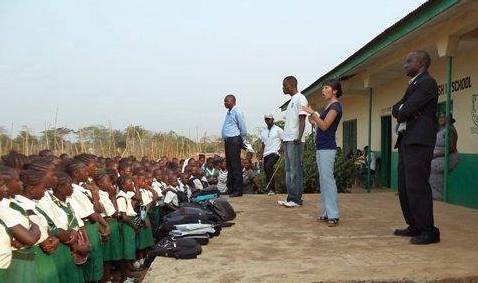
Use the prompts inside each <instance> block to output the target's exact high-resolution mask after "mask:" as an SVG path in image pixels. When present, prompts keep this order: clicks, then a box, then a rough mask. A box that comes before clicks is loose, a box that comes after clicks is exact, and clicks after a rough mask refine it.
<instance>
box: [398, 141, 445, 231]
mask: <svg viewBox="0 0 478 283" xmlns="http://www.w3.org/2000/svg"><path fill="white" fill-rule="evenodd" d="M398 154H399V158H398V194H399V198H400V206H401V207H402V212H403V217H404V218H405V222H407V224H408V225H409V226H410V227H412V228H413V229H416V230H418V231H419V232H432V233H433V232H435V231H437V230H438V229H437V228H435V226H434V225H435V224H434V219H433V200H432V190H431V187H430V183H429V182H428V179H429V178H430V169H431V161H432V158H433V147H432V146H424V145H413V144H412V145H407V144H401V145H400V147H399V150H398Z"/></svg>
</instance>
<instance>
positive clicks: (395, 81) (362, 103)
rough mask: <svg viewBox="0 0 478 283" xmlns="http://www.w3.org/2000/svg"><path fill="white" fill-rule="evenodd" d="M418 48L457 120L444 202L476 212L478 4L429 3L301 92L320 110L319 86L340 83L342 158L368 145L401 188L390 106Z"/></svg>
mask: <svg viewBox="0 0 478 283" xmlns="http://www.w3.org/2000/svg"><path fill="white" fill-rule="evenodd" d="M417 49H420V50H426V51H427V52H429V53H430V55H431V56H432V66H431V69H430V73H431V74H432V76H434V77H435V78H436V80H437V81H438V84H439V88H440V96H439V109H440V110H441V111H444V112H445V111H449V112H451V113H453V116H454V118H455V119H456V123H455V128H456V130H457V132H458V151H459V163H458V165H457V167H456V168H455V169H454V170H453V171H452V172H449V173H446V174H445V176H444V178H445V181H446V182H445V184H446V185H445V188H444V190H445V192H444V201H446V202H449V203H453V204H459V205H464V206H468V207H474V208H478V1H476V0H461V1H460V0H431V1H428V2H426V3H425V4H423V5H422V6H420V7H419V8H417V9H416V10H415V11H413V12H411V13H410V14H408V15H407V16H405V17H404V18H403V19H401V20H400V21H399V22H397V23H395V24H394V25H392V26H391V27H390V28H388V29H387V30H385V31H384V32H382V33H381V34H380V35H378V36H377V37H375V38H374V39H372V40H371V41H370V42H369V43H367V44H366V45H365V46H364V47H362V48H361V49H360V50H358V51H357V52H356V53H354V54H353V55H352V56H350V57H349V58H347V59H346V60H345V61H344V62H342V63H341V64H339V65H338V66H336V67H335V68H333V69H332V70H330V71H329V72H327V73H326V74H325V75H323V76H322V77H320V78H319V79H317V80H316V81H315V82H314V83H313V84H311V85H310V86H308V87H307V88H306V89H304V90H303V92H302V93H303V94H304V95H305V96H306V97H307V99H308V100H309V103H310V104H311V105H312V106H313V107H315V109H320V108H321V107H324V102H323V100H322V98H321V87H322V83H323V82H324V81H325V80H327V79H331V78H338V79H340V80H341V82H342V86H343V90H344V95H343V96H342V98H341V100H342V103H343V111H344V115H343V118H342V122H341V123H340V126H339V129H338V130H337V142H338V145H339V146H342V147H343V149H344V150H345V151H347V150H355V149H362V148H363V147H364V146H366V145H370V148H371V149H372V150H373V151H374V153H375V155H376V156H377V157H380V159H381V170H380V172H378V173H377V174H378V177H379V179H380V183H381V184H382V186H384V187H389V188H392V189H396V188H397V164H398V152H397V150H396V149H394V148H393V145H394V144H395V141H396V138H397V137H396V135H395V134H394V133H393V132H394V131H393V130H392V129H394V128H395V125H396V121H395V119H393V118H392V116H391V106H392V105H393V104H394V103H395V102H397V101H398V100H399V99H400V98H401V97H402V96H403V94H404V92H405V90H406V87H407V85H408V80H409V78H407V77H406V76H405V74H404V70H403V63H404V59H405V57H406V55H407V54H408V53H409V52H410V51H413V50H417ZM284 106H285V105H283V107H284Z"/></svg>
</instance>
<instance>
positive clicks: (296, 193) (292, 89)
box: [277, 76, 308, 207]
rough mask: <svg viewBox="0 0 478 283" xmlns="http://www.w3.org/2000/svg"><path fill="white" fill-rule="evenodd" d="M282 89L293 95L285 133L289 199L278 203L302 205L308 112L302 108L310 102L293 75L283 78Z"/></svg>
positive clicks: (289, 205) (288, 107) (286, 175)
mask: <svg viewBox="0 0 478 283" xmlns="http://www.w3.org/2000/svg"><path fill="white" fill-rule="evenodd" d="M282 91H283V92H284V94H287V95H290V96H291V99H290V101H289V104H288V105H287V111H286V114H285V127H284V133H283V141H284V152H285V179H286V182H285V183H286V187H287V199H286V200H280V201H278V202H277V203H278V204H279V205H283V206H286V207H297V206H299V205H302V192H303V191H304V188H303V176H302V175H303V172H302V153H303V151H304V143H305V137H304V129H305V118H306V117H307V112H305V111H303V110H302V108H303V107H304V106H307V105H308V102H307V99H306V98H305V96H304V95H303V94H302V93H300V92H299V91H298V90H297V79H296V78H295V77H293V76H288V77H286V78H285V79H284V80H283V82H282Z"/></svg>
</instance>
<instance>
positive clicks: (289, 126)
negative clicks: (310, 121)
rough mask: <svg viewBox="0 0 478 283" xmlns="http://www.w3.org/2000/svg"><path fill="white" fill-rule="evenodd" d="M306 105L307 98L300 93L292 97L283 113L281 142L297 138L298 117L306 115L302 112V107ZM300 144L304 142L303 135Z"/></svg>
mask: <svg viewBox="0 0 478 283" xmlns="http://www.w3.org/2000/svg"><path fill="white" fill-rule="evenodd" d="M307 105H309V103H308V102H307V98H305V96H304V95H303V94H302V93H300V92H298V93H296V94H295V95H293V96H292V98H291V99H290V101H289V105H287V111H286V113H285V127H284V134H283V141H286V142H287V141H294V140H296V139H297V138H298V137H299V116H300V115H307V112H305V111H303V110H302V107H304V106H307ZM302 142H305V135H302Z"/></svg>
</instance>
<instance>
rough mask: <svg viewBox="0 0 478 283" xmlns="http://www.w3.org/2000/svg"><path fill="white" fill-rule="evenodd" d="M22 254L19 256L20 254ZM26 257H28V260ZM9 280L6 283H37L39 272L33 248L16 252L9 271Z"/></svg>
mask: <svg viewBox="0 0 478 283" xmlns="http://www.w3.org/2000/svg"><path fill="white" fill-rule="evenodd" d="M17 252H18V253H20V254H18V253H17ZM24 257H28V258H29V259H26V258H24ZM6 278H7V280H6V281H5V282H12V283H16V282H22V283H37V282H39V281H38V278H37V272H36V264H35V254H34V250H33V248H32V247H29V248H23V249H21V250H19V251H14V252H13V254H12V262H11V263H10V267H9V268H8V271H7V276H6Z"/></svg>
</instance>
